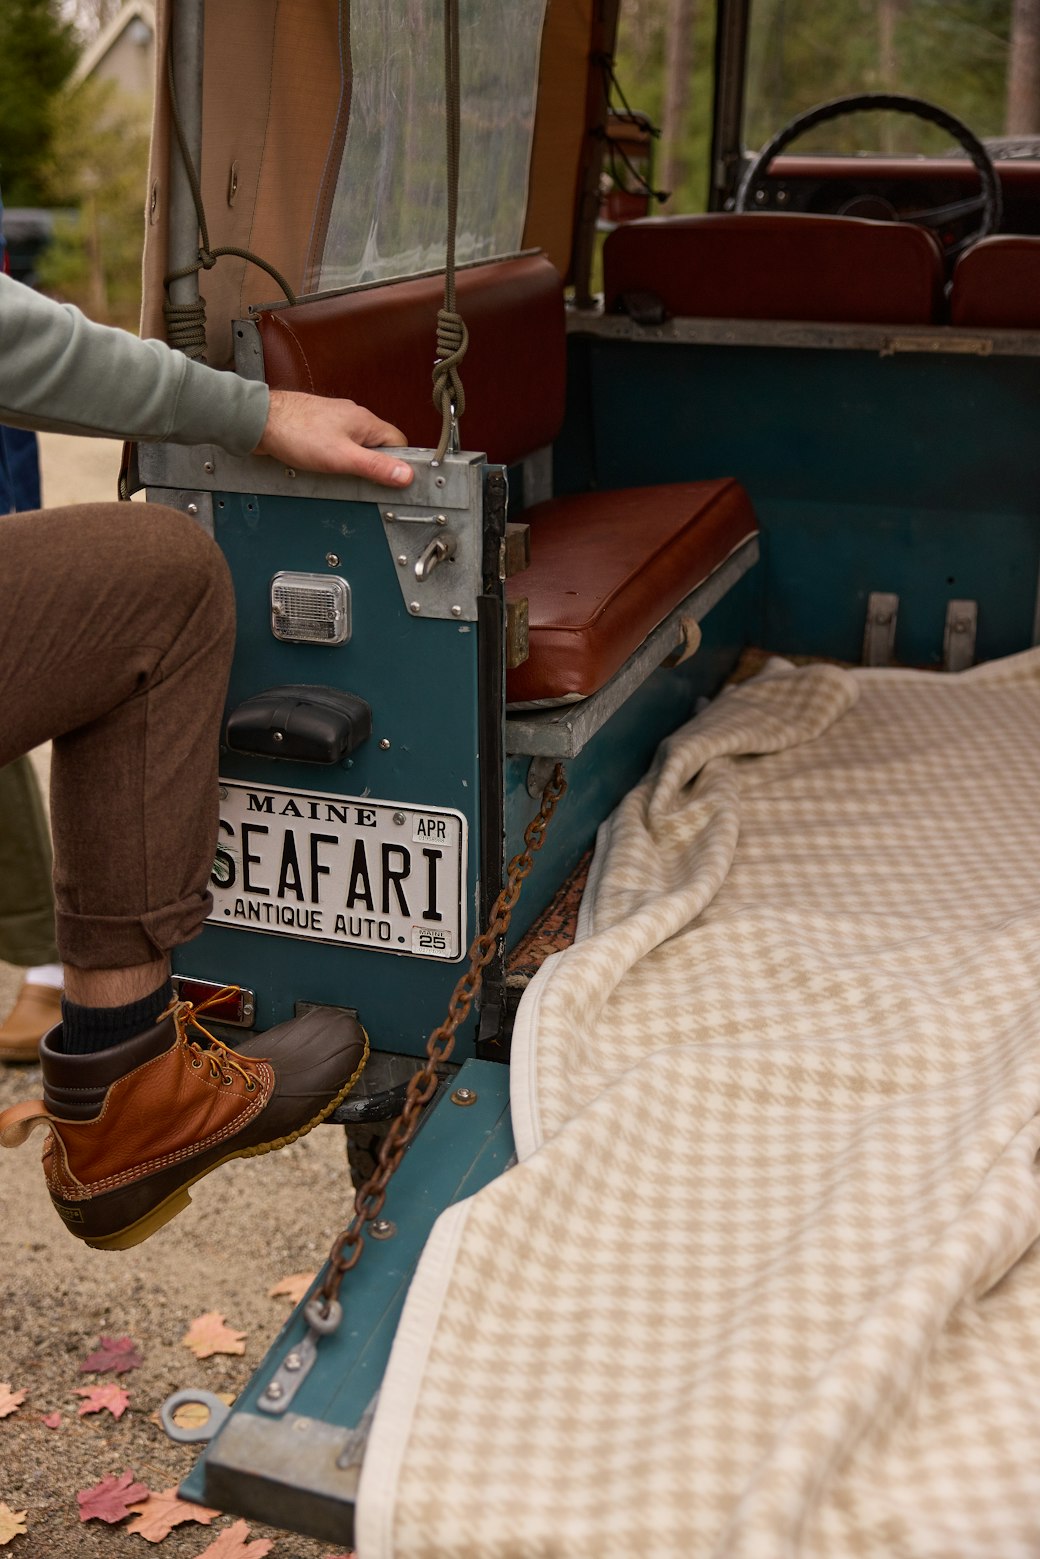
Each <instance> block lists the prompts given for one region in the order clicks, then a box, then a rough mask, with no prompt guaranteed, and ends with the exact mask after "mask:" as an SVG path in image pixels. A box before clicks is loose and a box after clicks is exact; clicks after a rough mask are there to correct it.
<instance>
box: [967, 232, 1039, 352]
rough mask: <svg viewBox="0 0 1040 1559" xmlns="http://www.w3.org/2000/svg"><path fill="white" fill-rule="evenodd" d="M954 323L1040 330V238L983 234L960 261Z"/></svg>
mask: <svg viewBox="0 0 1040 1559" xmlns="http://www.w3.org/2000/svg"><path fill="white" fill-rule="evenodd" d="M950 323H951V324H953V325H976V326H981V327H983V328H984V329H990V328H993V329H997V330H1000V329H1007V330H1014V329H1018V330H1040V238H1021V237H1018V236H1015V235H1012V234H1007V235H1003V234H1001V235H998V236H995V237H993V238H982V239H980V240H979V242H978V243H977V244H974V245H973V246H972V248H970V249H969V250H968V251H967V252H966V253H965V254H963V255H961V258H960V259H959V260H958V262H957V267H956V269H955V271H954V273H953V291H952V293H951V294H950Z"/></svg>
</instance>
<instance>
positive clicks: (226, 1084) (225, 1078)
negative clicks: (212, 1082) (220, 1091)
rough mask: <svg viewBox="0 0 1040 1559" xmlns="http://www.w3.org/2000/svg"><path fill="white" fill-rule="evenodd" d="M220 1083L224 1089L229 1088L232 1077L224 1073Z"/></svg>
mask: <svg viewBox="0 0 1040 1559" xmlns="http://www.w3.org/2000/svg"><path fill="white" fill-rule="evenodd" d="M220 1081H221V1082H222V1083H223V1084H224V1087H225V1088H230V1087H231V1084H232V1083H233V1082H234V1081H235V1079H234V1078H233V1077H232V1075H231V1073H230V1072H225V1073H224V1074H223V1076H222V1077H221V1079H220Z"/></svg>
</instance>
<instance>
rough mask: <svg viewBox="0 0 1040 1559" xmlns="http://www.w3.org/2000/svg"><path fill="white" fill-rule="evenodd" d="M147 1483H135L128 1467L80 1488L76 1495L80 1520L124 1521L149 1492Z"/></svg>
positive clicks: (112, 1523) (110, 1522)
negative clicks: (85, 1487)
mask: <svg viewBox="0 0 1040 1559" xmlns="http://www.w3.org/2000/svg"><path fill="white" fill-rule="evenodd" d="M149 1492H150V1491H149V1489H148V1486H147V1485H146V1484H144V1483H135V1482H134V1475H133V1473H132V1472H131V1471H130V1468H129V1467H128V1468H127V1469H126V1471H125V1472H124V1473H123V1475H122V1476H121V1477H117V1476H116V1474H115V1473H111V1474H110V1475H109V1476H108V1477H107V1478H102V1480H101V1482H100V1483H95V1484H93V1486H92V1487H91V1488H89V1489H80V1491H79V1493H78V1494H77V1495H76V1499H77V1501H78V1503H79V1519H80V1520H81V1521H107V1522H108V1523H109V1524H110V1525H114V1523H115V1522H117V1521H122V1520H123V1519H124V1518H125V1517H126V1516H128V1515H129V1514H130V1512H131V1510H133V1508H134V1506H135V1505H139V1504H140V1503H141V1501H142V1500H143V1499H147V1498H148V1495H149Z"/></svg>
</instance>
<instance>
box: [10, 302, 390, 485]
mask: <svg viewBox="0 0 1040 1559" xmlns="http://www.w3.org/2000/svg"><path fill="white" fill-rule="evenodd" d="M0 422H6V423H9V424H10V425H11V426H13V427H21V428H34V429H37V430H38V431H44V432H57V433H87V434H96V435H99V436H102V437H105V436H107V437H111V438H132V439H141V440H156V439H167V440H169V441H170V442H171V443H175V444H219V445H220V446H221V448H223V449H226V450H227V451H228V452H229V453H230V454H234V455H245V454H250V453H252V452H253V451H254V450H255V451H256V452H257V453H259V454H269V455H273V456H274V457H275V458H276V459H278V460H283V461H285V462H286V463H288V464H291V465H298V466H300V467H302V468H305V469H310V470H320V471H335V472H343V473H351V474H355V475H359V476H364V477H367V478H369V479H370V480H372V481H376V482H382V483H385V484H387V485H389V486H397V487H404V486H406V485H407V484H408V482H410V481H411V471H410V469H409V467H408V466H406V465H404V464H403V462H401V461H395V460H394V459H393V458H392V456H388V455H377V454H376V453H375V452H374V451H373V450H372V448H371V446H372V445H375V444H381V443H383V444H403V443H405V438H404V435H403V434H402V433H401V432H400V431H399V430H398V429H397V428H394V427H392V426H391V425H390V424H389V423H386V422H383V421H381V420H380V419H379V418H378V417H375V416H373V414H372V413H371V412H368V411H365V409H364V408H363V407H360V406H356V405H355V404H354V402H353V401H335V400H329V399H326V398H324V397H319V396H313V395H297V394H293V393H291V392H288V391H275V392H273V393H272V392H271V391H270V390H268V388H267V386H266V385H265V384H259V383H256V382H254V381H252V380H247V379H242V378H239V376H238V375H237V374H233V373H219V372H217V371H216V370H215V369H212V368H207V367H206V366H205V364H203V363H196V362H192V361H190V360H189V359H188V358H187V357H185V356H184V355H183V353H181V352H174V351H171V349H170V348H169V347H168V346H166V345H165V343H164V342H161V341H139V340H138V339H137V337H136V336H132V335H130V334H129V332H127V331H125V330H115V329H112V328H111V327H109V326H107V325H97V324H94V323H93V322H92V321H90V320H88V319H87V318H86V317H85V316H84V315H83V314H81V313H80V311H79V310H78V309H76V308H73V307H71V306H70V305H68V304H60V303H54V302H53V301H52V300H51V299H50V298H45V297H43V296H42V295H41V294H40V293H36V292H33V291H32V290H31V289H30V288H28V287H24V286H22V285H21V283H20V282H15V281H12V280H11V279H10V277H7V276H0Z"/></svg>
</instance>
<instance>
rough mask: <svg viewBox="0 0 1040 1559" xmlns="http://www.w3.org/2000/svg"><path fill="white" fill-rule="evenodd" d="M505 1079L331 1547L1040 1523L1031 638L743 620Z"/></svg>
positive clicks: (866, 1532)
mask: <svg viewBox="0 0 1040 1559" xmlns="http://www.w3.org/2000/svg"><path fill="white" fill-rule="evenodd" d="M563 804H564V805H566V804H567V803H566V802H564V803H563ZM512 1109H513V1118H514V1126H515V1131H516V1138H517V1146H518V1153H519V1159H520V1162H519V1165H518V1167H516V1168H514V1169H512V1170H511V1171H509V1172H508V1173H507V1174H505V1175H504V1176H502V1178H501V1179H499V1180H497V1181H496V1182H495V1183H494V1184H492V1185H491V1186H489V1187H488V1188H487V1189H486V1190H484V1191H482V1192H480V1194H479V1195H477V1196H476V1197H474V1198H472V1199H471V1200H469V1201H468V1202H465V1203H462V1204H461V1205H459V1206H457V1207H454V1208H452V1209H450V1210H449V1211H448V1212H446V1213H445V1214H444V1215H443V1216H442V1217H441V1219H440V1220H439V1222H438V1224H437V1226H436V1228H435V1231H434V1234H433V1236H432V1238H431V1240H430V1242H429V1245H428V1247H427V1250H426V1252H425V1254H424V1256H423V1259H422V1262H421V1264H420V1268H419V1271H418V1274H417V1276H416V1278H415V1281H414V1283H413V1285H412V1289H411V1292H410V1295H409V1298H408V1302H407V1306H406V1311H405V1315H404V1318H403V1320H402V1323H401V1327H400V1330H399V1333H398V1338H397V1341H396V1344H395V1347H394V1353H393V1357H392V1360H391V1363H390V1368H389V1372H388V1374H387V1378H386V1381H385V1384H384V1388H383V1392H382V1396H381V1400H380V1404H379V1408H378V1412H377V1415H376V1420H375V1424H374V1429H373V1434H372V1438H371V1440H370V1443H369V1449H368V1453H367V1456H366V1460H365V1466H364V1472H363V1478H362V1488H361V1500H360V1507H359V1552H360V1555H361V1559H388V1556H390V1555H394V1556H397V1559H413V1556H431V1559H432V1556H434V1555H436V1556H438V1559H445V1556H451V1559H463V1556H465V1559H468V1556H480V1559H489V1556H491V1559H499V1556H502V1559H504V1556H520V1555H523V1556H540V1559H547V1556H551V1555H559V1556H566V1559H582V1556H595V1559H611V1556H617V1559H622V1556H624V1559H634V1556H640V1559H641V1556H644V1555H646V1556H658V1555H662V1556H672V1555H675V1556H680V1555H681V1556H683V1559H707V1556H711V1559H722V1556H725V1559H750V1556H757V1559H785V1556H794V1555H799V1556H807V1559H848V1556H860V1555H866V1556H872V1559H873V1556H876V1559H893V1556H896V1555H898V1556H900V1559H923V1556H935V1559H953V1556H959V1555H972V1556H978V1559H1017V1556H1025V1555H1037V1554H1040V1254H1038V1252H1040V1246H1038V1245H1037V1243H1036V1242H1037V1238H1038V1235H1040V1194H1038V1183H1037V1166H1036V1157H1037V1152H1038V1148H1040V1113H1038V1112H1040V652H1029V653H1027V654H1024V655H1020V656H1016V657H1014V658H1012V659H1009V660H1005V661H1001V662H995V663H992V664H990V665H987V666H983V667H979V668H976V669H974V670H972V671H970V672H967V673H964V674H962V675H960V676H956V677H940V676H932V675H928V674H925V673H914V672H902V671H846V670H843V669H840V668H838V667H834V666H811V667H807V668H804V669H801V670H795V669H794V668H793V667H791V666H789V665H788V664H787V663H786V662H771V663H770V664H769V665H768V666H767V668H766V670H765V672H764V673H763V674H762V675H761V676H759V677H757V678H755V679H754V680H753V681H751V682H748V683H745V684H742V685H739V686H736V687H733V688H731V689H729V690H728V691H727V692H725V693H724V694H723V695H722V696H721V697H720V698H719V699H717V700H716V701H715V703H713V704H712V705H711V706H710V707H709V708H708V709H707V710H706V711H705V712H704V713H703V714H702V715H700V716H699V717H698V718H697V719H696V720H694V721H692V722H691V723H690V724H689V725H687V726H685V727H684V728H683V729H682V730H680V731H679V732H678V733H676V734H675V735H674V736H673V737H671V738H670V739H669V740H668V741H667V742H666V743H665V744H664V745H663V747H662V749H661V751H660V752H659V754H658V756H657V759H656V760H655V763H654V767H653V769H652V770H651V772H650V774H649V775H648V776H647V778H646V779H645V780H644V781H643V782H642V783H641V784H640V785H639V786H638V787H637V789H636V790H634V791H633V792H632V793H631V794H630V795H629V796H628V797H626V799H625V801H624V802H623V803H622V805H621V806H620V807H619V808H618V810H617V812H616V813H615V814H614V815H613V817H612V818H610V819H609V820H608V822H607V823H606V824H605V825H604V826H603V829H602V830H601V835H600V839H599V841H598V844H597V850H596V856H595V860H594V863H593V870H592V875H591V877H590V882H589V888H588V891H587V893H586V896H585V900H584V902H583V905H582V915H581V922H580V926H579V939H578V941H577V942H576V944H575V945H574V947H573V948H571V949H569V950H568V951H566V952H564V953H561V954H557V955H556V956H554V957H553V958H552V959H550V960H549V962H548V963H547V964H546V965H545V966H543V968H542V970H541V971H540V972H539V974H538V976H537V978H536V979H535V980H534V981H533V983H532V985H531V986H530V987H529V989H528V992H527V994H526V995H525V998H524V1002H523V1005H522V1007H521V1012H520V1018H519V1022H518V1030H517V1035H516V1041H515V1048H514V1059H513V1076H512Z"/></svg>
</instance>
